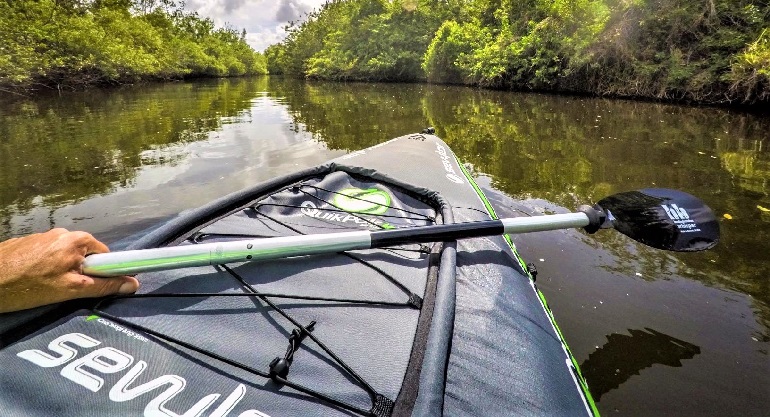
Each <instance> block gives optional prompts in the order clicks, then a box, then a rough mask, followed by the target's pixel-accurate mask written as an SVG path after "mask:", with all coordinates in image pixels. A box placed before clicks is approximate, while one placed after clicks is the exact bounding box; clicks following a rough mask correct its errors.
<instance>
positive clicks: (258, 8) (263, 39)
mask: <svg viewBox="0 0 770 417" xmlns="http://www.w3.org/2000/svg"><path fill="white" fill-rule="evenodd" d="M325 1H326V0H279V1H271V0H187V3H186V5H185V9H186V10H189V11H194V12H198V14H199V15H201V16H202V17H208V18H211V19H212V20H213V21H214V23H215V24H216V25H217V26H218V27H221V26H224V25H225V24H229V25H230V26H232V27H234V28H236V29H237V30H239V31H240V30H241V29H246V33H247V35H246V41H247V42H248V43H249V45H251V46H252V47H253V48H254V49H256V50H258V51H263V50H264V49H265V48H267V47H268V46H270V45H272V44H274V43H277V42H280V41H281V40H283V39H284V38H285V37H286V32H285V31H284V30H283V26H284V25H285V24H286V23H288V22H289V21H290V20H295V21H296V20H298V19H302V18H304V16H305V14H306V13H307V12H310V11H311V10H313V9H318V8H320V7H321V5H322V4H323V3H325Z"/></svg>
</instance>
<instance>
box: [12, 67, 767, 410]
mask: <svg viewBox="0 0 770 417" xmlns="http://www.w3.org/2000/svg"><path fill="white" fill-rule="evenodd" d="M426 126H435V127H436V130H437V134H438V135H439V136H440V137H442V138H443V139H444V140H445V141H446V142H447V143H448V144H449V145H450V146H451V147H452V149H453V150H454V151H455V153H457V155H458V156H459V157H460V159H461V160H463V161H464V162H466V163H467V166H468V167H469V169H470V170H471V172H472V173H474V174H475V175H476V177H477V179H478V181H479V183H480V184H481V185H482V186H483V187H484V188H485V190H486V191H487V193H488V195H489V197H490V199H491V200H492V201H493V203H494V205H495V206H496V209H497V210H498V214H500V215H501V217H502V216H506V215H520V214H521V212H525V213H534V212H540V213H553V212H566V211H567V210H573V209H575V208H576V207H577V206H578V205H580V204H583V203H589V202H594V201H597V200H599V199H601V198H602V197H604V196H606V195H609V194H612V193H615V192H620V191H625V190H631V189H638V188H646V187H666V188H677V189H681V190H685V191H687V192H690V193H693V194H695V195H697V196H699V197H700V198H702V199H703V200H704V201H706V203H707V204H708V205H709V206H710V207H712V208H713V209H714V211H715V212H716V213H717V216H718V217H719V218H720V224H721V229H722V242H721V243H720V245H719V246H718V247H717V248H716V249H715V250H712V251H708V252H703V253H695V254H674V253H666V252H662V251H657V250H653V249H649V248H647V247H644V246H642V245H639V244H636V243H634V242H631V241H630V240H629V239H627V238H625V237H623V236H622V235H620V234H617V233H612V232H604V233H598V234H596V235H593V236H588V235H585V234H583V233H582V232H578V231H556V232H547V233H538V234H528V235H525V236H524V235H522V236H515V237H514V241H515V242H516V244H517V246H518V248H519V250H520V252H521V253H522V254H523V256H524V257H525V259H526V260H527V261H528V262H532V263H534V264H536V266H537V267H538V270H539V275H538V285H539V286H540V288H541V289H542V290H543V292H544V293H545V295H546V297H547V298H548V300H549V304H550V306H551V308H552V309H553V311H554V313H555V316H556V319H557V321H558V323H559V325H560V328H561V330H562V332H563V334H564V336H565V338H566V340H567V342H568V343H569V345H570V347H571V349H572V351H573V353H574V354H575V356H576V357H577V359H578V362H580V363H581V368H582V370H583V373H584V374H585V376H586V378H587V380H588V383H589V386H590V387H591V390H592V392H593V395H594V398H595V399H596V400H598V403H597V404H598V407H599V409H600V411H602V413H603V414H605V415H609V414H612V415H614V414H618V415H767V414H770V407H768V406H767V398H768V396H770V354H769V352H770V284H768V282H770V150H768V148H770V134H768V132H770V116H763V115H751V114H745V113H742V112H740V111H728V110H722V109H712V108H693V107H683V106H674V105H664V104H654V103H640V102H630V101H620V100H603V99H593V98H581V97H560V96H550V95H536V94H517V93H511V92H496V91H483V90H476V89H472V88H466V87H447V86H429V85H402V84H362V83H352V84H340V83H306V82H302V81H295V80H286V79H279V78H268V77H262V78H254V79H233V80H214V81H205V82H195V83H169V84H161V85H148V86H141V87H127V88H122V89H118V90H106V91H105V90H95V91H89V92H64V93H62V94H61V95H50V96H45V95H44V96H40V97H37V98H34V99H22V100H13V101H0V239H4V238H8V237H12V236H19V235H23V234H26V233H31V232H38V231H44V230H46V229H48V228H50V227H66V228H69V229H80V230H86V231H89V232H91V233H93V234H94V235H96V236H97V237H98V238H100V239H102V240H104V241H106V242H108V243H110V244H111V246H112V247H113V248H115V247H121V246H123V245H124V244H125V243H126V242H128V241H130V240H131V239H132V238H133V237H135V236H136V235H138V234H141V233H143V231H145V230H147V229H148V228H151V227H153V226H154V225H157V224H158V223H159V222H162V221H164V220H166V219H168V218H170V217H172V216H174V215H175V214H176V213H178V212H180V211H183V210H186V209H189V208H193V207H197V206H199V205H201V204H204V203H206V202H208V201H210V200H212V199H214V198H217V197H220V196H222V195H225V194H227V193H229V192H232V191H236V190H239V189H241V188H244V187H246V186H249V185H252V184H254V183H256V182H259V181H263V180H266V179H269V178H272V177H274V176H276V175H281V174H286V173H289V172H292V171H294V170H297V169H300V168H305V167H309V166H313V165H316V164H319V163H321V162H324V161H326V160H328V159H330V158H333V157H337V156H340V155H343V154H345V153H348V152H351V151H355V150H357V149H362V148H365V147H368V146H371V145H374V144H377V143H380V142H383V141H385V140H387V139H390V138H392V137H395V136H400V135H403V134H407V133H412V132H415V131H419V130H421V129H422V128H424V127H426ZM510 197H513V199H515V200H512V199H511V198H510Z"/></svg>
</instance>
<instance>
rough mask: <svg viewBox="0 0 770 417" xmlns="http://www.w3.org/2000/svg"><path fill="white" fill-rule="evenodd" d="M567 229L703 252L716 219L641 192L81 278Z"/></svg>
mask: <svg viewBox="0 0 770 417" xmlns="http://www.w3.org/2000/svg"><path fill="white" fill-rule="evenodd" d="M575 227H583V228H585V229H586V230H587V231H588V232H589V233H593V232H595V231H597V230H598V229H600V228H615V229H617V230H618V231H620V232H621V233H623V234H625V235H626V236H629V237H630V238H632V239H634V240H637V241H639V242H642V243H644V244H646V245H649V246H652V247H654V248H659V249H666V250H671V251H677V252H692V251H699V250H706V249H710V248H712V247H713V246H714V245H716V243H717V241H718V240H719V225H718V224H717V221H716V217H715V216H714V214H713V213H712V212H711V209H709V208H708V207H707V206H706V205H705V204H704V203H703V202H702V201H700V200H698V199H697V198H695V197H693V196H691V195H689V194H687V193H683V192H681V191H676V190H666V189H646V190H640V191H631V192H625V193H620V194H615V195H613V196H610V197H607V198H604V199H602V200H601V201H599V203H598V204H597V205H596V206H595V207H590V206H582V207H581V208H580V211H579V212H577V213H566V214H554V215H548V216H535V217H517V218H508V219H499V220H489V221H482V222H470V223H451V224H442V225H434V226H419V227H406V228H399V229H387V230H376V231H367V230H361V231H355V232H344V233H327V234H314V235H300V236H284V237H274V238H265V239H252V240H239V241H229V242H215V243H204V244H197V245H182V246H173V247H163V248H157V249H143V250H132V251H125V252H112V253H103V254H95V255H91V256H88V257H87V258H86V261H85V263H84V264H83V272H84V273H85V274H88V275H92V276H102V277H108V276H117V275H130V274H137V273H140V272H149V271H161V270H167V269H177V268H184V267H191V266H204V265H220V264H225V263H231V262H248V261H257V260H265V259H276V258H285V257H290V256H303V255H317V254H322V253H334V252H341V251H347V250H357V249H373V248H381V247H385V246H392V245H399V244H406V243H424V242H439V241H447V240H455V239H466V238H473V237H480V236H493V235H501V234H504V233H509V234H515V233H528V232H539V231H545V230H558V229H568V228H575Z"/></svg>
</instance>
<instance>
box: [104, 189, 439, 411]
mask: <svg viewBox="0 0 770 417" xmlns="http://www.w3.org/2000/svg"><path fill="white" fill-rule="evenodd" d="M303 187H309V188H314V189H316V190H320V191H324V192H328V193H330V194H340V193H338V192H335V191H332V190H326V189H324V188H321V187H316V186H311V185H307V184H301V185H300V184H297V185H294V186H292V187H288V188H287V189H286V190H292V191H295V192H296V191H299V192H302V193H304V194H306V195H308V196H310V197H312V198H315V199H317V200H319V201H323V202H324V203H326V204H329V205H331V206H333V207H335V208H334V209H325V210H330V211H332V210H333V211H339V212H343V213H346V214H348V215H354V216H356V217H358V218H360V219H362V220H364V221H365V222H367V223H369V224H371V225H374V226H376V227H380V228H382V226H380V225H378V224H376V223H375V222H372V221H370V220H369V219H367V218H366V217H363V216H361V215H359V214H357V213H350V212H346V211H344V210H342V209H340V208H339V207H336V206H334V205H333V204H332V203H330V202H328V201H325V200H323V199H322V198H320V197H318V196H317V195H314V194H311V193H308V192H306V191H303V190H302V188H303ZM346 197H348V198H355V199H359V200H363V201H367V202H369V203H373V204H378V205H380V206H386V207H387V208H388V209H395V210H399V211H402V212H404V213H406V214H408V215H414V216H418V217H421V220H423V221H427V222H429V223H435V222H436V219H435V217H431V216H426V215H424V214H421V213H416V212H412V211H409V210H405V209H402V208H397V207H393V206H390V205H384V204H381V203H376V202H372V201H369V200H364V199H361V198H358V197H356V196H348V195H346ZM265 205H268V204H265ZM269 205H275V206H281V205H278V204H273V203H269ZM259 206H260V204H259V203H257V204H255V205H253V206H252V207H251V208H252V209H253V210H254V212H255V213H257V214H258V215H259V216H263V217H264V218H265V219H268V220H269V221H272V222H275V223H276V224H278V225H281V226H283V227H284V228H286V229H288V230H291V231H292V232H294V233H296V234H304V233H302V232H301V231H300V230H299V229H297V228H295V227H292V226H290V225H289V224H288V223H287V222H285V221H282V220H278V219H275V218H273V217H272V216H268V215H266V214H265V213H262V212H260V211H259V210H258V208H259ZM283 206H284V207H291V208H298V209H300V208H301V207H300V206H292V205H283ZM378 216H379V217H391V218H404V219H410V220H411V219H412V218H411V217H407V216H394V215H390V216H382V215H378ZM263 223H264V222H263ZM209 237H219V238H222V237H233V238H253V237H260V236H254V235H249V234H225V235H219V234H211V233H209V234H200V233H195V234H193V235H192V236H191V237H190V238H189V241H190V242H191V243H198V242H200V241H201V240H204V239H205V238H209ZM386 250H388V251H389V252H391V253H394V254H396V255H398V251H402V252H403V251H416V252H420V253H429V252H430V249H429V248H427V247H426V246H422V245H421V246H420V247H419V249H418V250H414V249H411V250H410V249H405V248H386ZM341 254H342V255H345V256H347V257H348V258H351V259H353V260H355V261H357V262H359V263H360V264H362V265H364V266H366V267H368V268H370V269H372V270H374V271H375V272H377V273H378V274H380V275H381V276H383V277H385V278H386V279H387V280H388V281H389V282H391V283H392V284H393V285H394V286H396V287H397V288H399V289H400V290H401V291H402V292H404V294H405V295H406V296H407V298H408V300H407V301H406V302H392V301H379V300H361V299H343V298H334V297H316V296H312V297H311V296H303V295H293V294H279V293H261V292H259V291H257V290H256V289H255V288H254V287H253V286H252V285H251V284H249V283H248V282H246V280H245V279H244V278H243V277H241V276H240V275H239V274H238V273H236V272H235V271H234V270H233V269H231V268H230V267H228V266H227V265H220V266H216V267H215V268H216V269H218V270H222V271H225V272H227V273H228V274H229V275H231V276H232V277H233V278H234V279H235V280H237V281H238V282H239V284H240V286H241V289H242V290H243V292H242V293H224V294H223V293H152V294H132V295H126V296H116V297H112V298H108V299H105V300H102V301H100V302H98V303H97V304H96V306H94V308H93V309H92V310H93V312H94V313H97V314H99V315H101V316H103V317H105V318H108V319H110V320H113V321H115V322H117V323H119V324H122V325H124V326H127V327H131V328H134V329H137V330H141V331H143V332H145V333H146V334H149V335H151V336H153V337H155V338H158V339H161V340H165V341H167V342H171V343H174V344H176V345H179V346H182V347H184V348H186V349H189V350H191V351H194V352H197V353H200V354H202V355H205V356H208V357H210V358H213V359H216V360H219V361H221V362H223V363H226V364H228V365H231V366H234V367H236V368H238V369H242V370H244V371H247V372H250V373H252V374H254V375H257V376H260V377H263V378H268V379H271V380H272V381H274V382H275V383H277V384H279V385H284V386H287V387H290V388H292V389H294V390H296V391H299V392H302V393H304V394H307V395H310V396H313V397H315V398H317V399H320V400H323V401H325V402H327V403H329V404H331V405H334V406H337V407H340V408H342V409H345V410H349V411H352V412H355V413H358V414H360V415H364V416H375V417H386V416H390V414H391V413H392V411H393V407H394V401H393V400H391V399H389V398H387V397H385V396H383V395H381V394H379V393H378V392H376V391H375V390H374V388H372V386H371V385H370V384H369V383H367V382H366V380H364V378H363V377H362V376H360V375H359V374H358V373H357V372H355V370H353V369H352V368H351V367H350V366H349V365H347V364H346V363H345V361H343V360H342V358H340V357H338V356H337V355H336V354H335V353H334V352H333V351H332V350H331V349H329V348H328V347H327V346H326V345H325V344H324V343H323V342H322V341H321V340H319V339H318V338H317V337H316V336H315V335H313V333H312V331H313V330H314V328H315V327H316V325H317V324H318V323H316V322H315V321H313V322H311V323H310V324H308V325H307V326H303V325H302V324H300V323H299V322H298V321H297V320H295V319H294V318H293V317H291V315H289V314H288V313H286V312H285V311H284V310H283V309H282V308H281V307H279V306H277V305H276V304H274V303H273V302H272V301H271V300H270V298H278V299H296V300H312V301H328V302H337V303H349V304H367V305H381V306H391V307H401V308H404V307H406V308H412V309H421V308H422V298H421V297H420V296H418V295H417V294H414V293H413V292H411V291H410V290H409V289H408V288H407V287H406V286H405V285H404V284H402V283H401V282H399V281H398V280H397V279H396V278H395V277H393V276H391V275H390V274H388V273H386V272H385V271H383V270H382V269H381V268H379V267H377V266H376V265H373V264H371V263H370V262H368V261H366V260H364V259H362V258H361V257H359V256H356V255H354V254H351V253H347V252H342V253H341ZM163 297H170V298H184V297H252V298H258V299H259V300H261V301H262V302H263V303H265V304H267V305H268V306H269V307H270V308H272V309H273V310H274V311H276V312H277V313H278V314H280V315H281V316H282V317H284V318H285V319H286V320H287V321H289V322H290V323H291V324H292V325H293V326H294V329H293V330H292V332H291V333H290V336H289V340H288V342H289V346H288V348H287V350H286V353H285V354H284V356H283V358H280V357H276V358H275V359H273V360H272V362H271V363H270V370H269V371H268V372H264V371H260V370H258V369H255V368H253V367H251V366H249V365H246V364H243V363H241V362H238V361H234V360H232V359H228V358H226V357H224V356H221V355H219V354H217V353H215V352H211V351H208V350H206V349H202V348H199V347H197V346H194V345H192V344H190V343H188V342H185V341H182V340H179V339H177V338H174V337H171V336H168V335H165V334H162V333H159V332H157V331H155V330H152V329H150V328H147V327H145V326H142V325H138V324H135V323H131V322H129V321H127V320H125V319H122V318H120V317H116V316H114V315H112V314H110V313H107V312H106V311H104V310H103V309H102V307H103V306H104V305H108V304H111V303H113V302H115V301H117V300H121V299H136V298H163ZM320 325H322V324H320ZM306 338H309V339H311V340H312V341H313V343H314V344H315V345H317V346H318V347H319V348H320V349H321V350H323V351H324V352H325V353H326V354H327V355H328V356H329V357H330V358H331V359H333V360H334V361H335V362H336V364H337V365H338V366H339V367H341V368H342V369H343V370H344V371H345V372H346V373H347V374H348V375H349V376H350V377H351V378H353V379H354V380H355V382H356V383H357V384H358V385H359V387H360V388H362V389H363V390H364V391H366V393H367V394H368V395H369V397H370V400H371V404H372V405H371V408H370V409H369V410H365V409H362V408H360V407H357V406H355V405H352V404H348V403H345V402H343V401H340V400H337V399H335V398H332V397H329V396H327V395H325V394H323V393H321V392H318V391H316V390H314V389H312V388H308V387H305V386H303V385H300V384H296V383H293V382H291V381H290V380H289V379H288V374H289V371H290V367H291V364H292V363H293V361H294V354H295V352H296V351H297V350H298V349H299V347H300V344H301V343H302V342H303V340H304V339H306Z"/></svg>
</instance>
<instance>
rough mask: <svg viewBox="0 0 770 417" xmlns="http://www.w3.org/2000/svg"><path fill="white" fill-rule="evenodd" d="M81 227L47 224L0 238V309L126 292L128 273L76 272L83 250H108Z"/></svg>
mask: <svg viewBox="0 0 770 417" xmlns="http://www.w3.org/2000/svg"><path fill="white" fill-rule="evenodd" d="M109 251H110V250H109V249H108V248H107V246H106V245H105V244H103V243H102V242H99V241H98V240H96V239H95V238H94V237H93V236H91V235H90V234H88V233H86V232H69V231H67V229H52V230H49V231H47V232H45V233H36V234H33V235H29V236H24V237H20V238H14V239H9V240H7V241H5V242H0V313H5V312H9V311H17V310H24V309H28V308H32V307H38V306H42V305H46V304H52V303H58V302H61V301H66V300H72V299H75V298H90V297H103V296H107V295H112V294H131V293H133V292H136V290H137V289H139V281H137V280H136V278H134V277H128V276H124V277H113V278H94V277H89V276H87V275H83V274H82V265H83V261H84V260H85V257H86V255H90V254H92V253H104V252H109Z"/></svg>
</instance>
